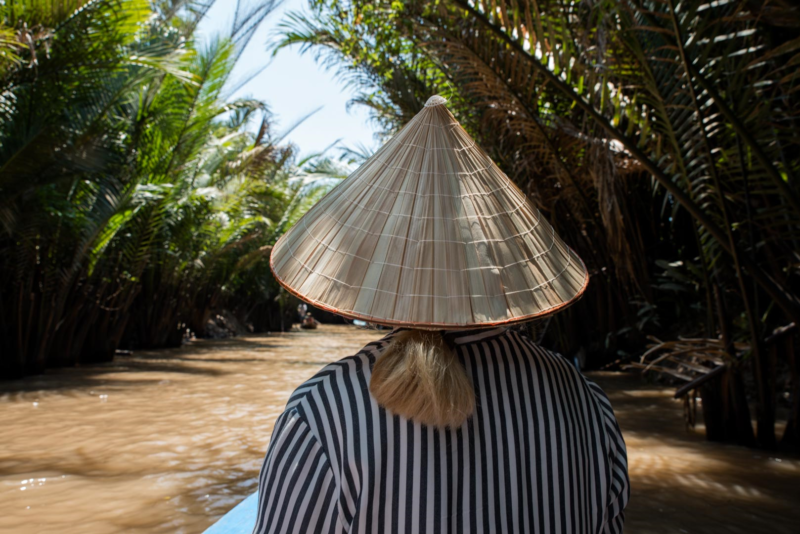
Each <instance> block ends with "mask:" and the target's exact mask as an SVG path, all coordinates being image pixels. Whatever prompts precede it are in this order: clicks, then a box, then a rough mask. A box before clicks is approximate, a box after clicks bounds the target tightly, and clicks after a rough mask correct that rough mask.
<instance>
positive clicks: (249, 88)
mask: <svg viewBox="0 0 800 534" xmlns="http://www.w3.org/2000/svg"><path fill="white" fill-rule="evenodd" d="M234 6H235V2H234V0H217V2H216V4H215V5H214V6H213V7H212V8H211V10H210V11H209V13H208V15H207V16H206V19H205V20H204V21H203V22H202V23H201V25H200V28H199V30H200V37H201V39H202V38H207V37H209V36H211V35H213V34H215V33H219V34H227V32H228V30H229V28H230V26H231V23H232V22H233V8H234ZM305 6H306V0H285V1H284V2H283V3H282V4H281V5H279V6H278V7H277V8H276V9H275V10H274V11H273V12H272V13H271V14H270V15H269V16H268V17H267V19H266V20H265V21H264V22H263V24H262V26H261V27H260V28H259V30H258V32H257V33H256V34H255V35H254V36H253V39H252V40H251V41H250V44H249V45H248V47H247V48H246V49H245V51H244V53H243V55H242V58H241V59H240V61H239V64H238V65H237V67H236V69H235V71H234V73H233V78H232V79H233V80H234V81H238V80H242V79H245V78H246V77H247V76H248V75H249V74H251V73H253V72H255V71H257V70H258V69H259V68H261V67H262V66H264V65H265V64H269V66H268V67H267V68H266V69H265V70H264V71H263V72H261V73H260V74H259V75H258V76H256V77H255V78H253V79H252V80H250V81H249V82H248V83H247V84H246V85H245V86H244V87H242V88H241V89H240V90H239V91H238V92H236V93H234V95H233V97H234V98H239V97H251V98H256V99H258V100H263V101H264V102H266V103H267V105H268V106H269V108H270V110H271V111H272V113H273V116H274V119H275V120H274V122H275V129H276V130H277V131H278V132H284V131H285V130H287V129H288V128H289V127H291V126H292V125H293V124H294V123H295V122H297V121H298V120H299V119H301V118H302V117H303V116H304V115H307V114H308V113H310V112H312V111H314V110H315V109H317V108H321V109H320V110H319V111H317V112H316V113H315V114H314V115H313V116H311V117H309V118H308V119H307V120H306V121H305V122H303V123H302V124H301V125H300V126H298V127H297V128H296V129H294V130H293V131H292V132H291V133H289V134H288V136H287V137H286V140H287V141H290V142H292V143H294V144H296V145H297V147H298V148H299V151H300V157H303V156H307V155H311V154H314V153H318V152H321V151H323V150H325V149H326V148H328V147H329V146H330V145H331V144H333V143H335V142H336V141H337V139H339V140H340V144H343V145H346V146H349V147H356V146H358V145H364V146H366V147H369V148H376V141H375V139H374V127H373V126H372V125H371V124H370V123H369V115H368V113H367V110H366V108H363V107H362V106H353V107H352V108H351V109H350V111H349V112H348V111H347V109H346V108H347V101H348V100H350V99H351V98H352V97H353V96H354V92H353V90H352V88H348V87H346V86H345V83H344V82H343V81H342V80H340V79H337V77H336V73H335V72H334V71H332V70H326V69H325V67H324V66H322V65H318V64H317V62H316V61H315V60H314V54H313V53H312V52H307V53H306V54H300V50H299V47H297V46H295V47H292V48H285V49H283V50H281V51H280V52H278V54H277V55H276V56H275V57H272V53H271V52H269V51H268V50H267V48H268V45H269V43H271V42H273V41H274V40H275V39H276V37H275V34H276V32H277V26H278V24H279V22H280V21H281V19H282V18H283V16H284V14H285V13H286V12H287V11H298V10H301V9H303V8H304V7H305ZM338 154H339V152H338V151H336V150H334V151H333V152H331V153H330V155H331V156H333V157H338Z"/></svg>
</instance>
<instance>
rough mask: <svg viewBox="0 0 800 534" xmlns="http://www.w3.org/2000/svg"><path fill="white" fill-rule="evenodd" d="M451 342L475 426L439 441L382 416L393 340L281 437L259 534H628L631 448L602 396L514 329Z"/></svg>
mask: <svg viewBox="0 0 800 534" xmlns="http://www.w3.org/2000/svg"><path fill="white" fill-rule="evenodd" d="M445 337H446V339H448V341H450V342H452V345H453V346H454V347H456V350H457V353H458V355H459V357H460V358H461V359H462V362H463V363H464V365H465V367H466V369H467V374H468V375H469V376H470V378H471V379H472V381H473V384H474V388H475V397H476V411H475V414H474V416H473V417H472V418H470V420H469V421H467V423H465V424H464V425H463V426H462V427H460V428H458V429H436V428H432V427H426V426H422V425H419V424H416V423H414V422H413V421H410V420H408V419H405V418H403V417H399V416H393V415H391V414H389V413H387V412H386V411H385V410H384V409H382V408H380V407H379V406H378V405H377V404H376V403H375V400H374V399H373V398H372V397H371V396H370V394H369V380H370V370H371V368H372V365H373V364H374V363H375V358H376V357H377V356H379V355H380V352H381V350H382V349H383V347H385V346H386V343H387V342H388V340H389V339H390V338H391V334H390V335H389V336H387V337H385V338H383V339H382V340H380V341H377V342H375V343H370V344H369V345H367V346H366V347H364V349H363V350H361V351H360V352H359V353H358V354H356V355H355V356H352V357H349V358H345V359H343V360H341V361H339V362H336V363H334V364H331V365H328V366H326V367H325V368H324V369H322V371H320V372H319V373H318V374H317V375H316V376H315V377H314V378H312V379H311V380H309V381H308V382H306V383H305V384H303V385H302V386H301V387H299V388H298V389H297V391H295V392H294V394H293V395H292V397H291V399H290V401H289V403H288V404H287V406H286V411H285V412H284V413H283V414H282V415H281V416H280V417H279V418H278V421H277V423H276V425H275V430H274V432H273V434H272V440H271V442H270V446H269V450H268V451H267V456H266V459H265V461H264V466H263V468H262V470H261V476H260V479H259V486H258V490H259V505H258V507H259V513H258V521H257V523H256V527H255V530H254V532H255V533H257V534H270V533H284V532H302V533H306V532H321V533H342V532H352V533H375V534H378V533H381V534H382V533H395V532H396V533H401V532H402V533H405V532H420V533H421V532H425V533H447V532H453V533H461V532H486V533H489V532H503V533H506V532H520V533H528V532H530V533H537V534H550V533H553V534H572V533H581V534H582V533H591V534H599V533H603V534H617V533H620V532H622V526H623V519H624V514H623V510H624V508H625V505H626V504H627V501H628V497H629V494H630V489H629V484H628V472H627V461H626V452H625V443H624V441H623V439H622V435H621V433H620V430H619V427H618V426H617V422H616V419H615V418H614V412H613V411H612V409H611V404H610V403H609V401H608V398H607V397H606V395H605V394H604V393H603V391H602V390H601V389H600V388H599V387H598V386H597V385H595V384H593V383H592V382H589V381H587V380H586V379H585V378H584V377H583V376H582V375H581V374H580V373H579V372H578V371H576V370H575V368H574V367H573V366H572V365H571V364H570V363H569V362H568V361H567V360H565V359H564V358H563V357H561V356H560V355H558V354H554V353H552V352H548V351H546V350H544V349H542V348H541V347H539V346H537V345H535V344H534V343H533V342H532V341H531V340H530V339H529V338H527V337H525V336H524V335H521V334H518V333H516V332H512V331H510V330H507V329H505V328H496V329H493V330H483V331H479V332H477V333H476V332H475V331H473V332H466V333H464V332H462V333H455V332H453V333H447V334H446V335H445Z"/></svg>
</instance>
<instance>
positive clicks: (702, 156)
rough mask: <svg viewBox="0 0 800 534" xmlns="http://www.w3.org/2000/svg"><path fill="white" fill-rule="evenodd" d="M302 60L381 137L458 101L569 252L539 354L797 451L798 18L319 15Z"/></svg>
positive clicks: (759, 1)
mask: <svg viewBox="0 0 800 534" xmlns="http://www.w3.org/2000/svg"><path fill="white" fill-rule="evenodd" d="M292 45H297V46H300V47H302V49H303V50H305V51H308V52H309V53H312V54H315V55H316V57H317V58H318V60H319V61H320V62H321V63H323V64H324V65H327V66H329V67H331V68H333V69H335V70H336V71H337V72H338V73H339V75H341V76H342V77H344V78H345V79H347V80H348V81H349V83H351V84H353V86H354V87H356V88H357V89H358V91H359V94H358V96H357V97H356V98H355V100H354V103H358V104H362V105H366V106H369V107H370V108H371V111H372V116H373V118H374V120H375V121H376V123H377V124H378V125H379V127H380V129H381V130H382V132H383V133H384V135H386V136H388V135H391V134H392V133H393V132H395V131H397V130H398V129H399V128H401V127H402V126H403V124H405V122H407V121H408V120H409V119H410V118H411V117H412V116H413V115H414V114H416V113H417V111H419V109H421V107H422V106H423V104H424V102H425V101H426V99H427V98H428V97H429V96H430V95H432V94H437V93H438V94H442V95H444V96H446V97H447V98H448V99H449V101H450V104H449V107H450V109H451V111H453V113H454V114H455V115H456V116H457V118H458V119H459V121H460V122H461V123H462V125H464V126H465V128H467V130H468V131H469V133H470V134H471V135H473V136H474V137H475V138H476V139H477V140H478V142H479V144H480V145H481V146H482V147H483V148H484V149H485V150H486V151H487V152H488V153H489V154H490V155H491V156H492V157H493V158H494V160H495V161H496V162H497V163H498V165H500V166H501V167H502V168H503V169H504V171H505V172H506V173H507V174H508V175H509V176H510V177H511V178H512V179H513V180H514V181H515V182H516V183H517V184H518V185H519V186H520V187H521V188H522V189H523V190H524V191H525V192H526V193H527V194H528V195H529V197H530V198H531V199H533V201H534V202H535V203H536V204H537V205H538V206H539V207H540V208H541V210H542V212H543V213H546V215H547V217H548V219H549V220H550V222H551V223H553V224H554V225H555V226H556V228H557V231H558V232H559V234H560V235H561V236H562V237H563V238H564V239H565V241H566V242H567V243H569V244H570V245H571V246H573V247H574V248H576V249H577V251H578V252H579V254H580V255H581V256H582V257H583V258H584V260H585V261H586V263H587V265H588V266H589V268H590V271H591V277H592V281H591V283H590V288H589V291H588V294H587V295H586V296H585V297H584V298H583V300H582V301H581V302H579V303H578V304H577V305H575V306H573V307H571V308H570V309H569V310H567V311H566V312H563V313H561V314H558V315H557V316H555V317H554V318H553V319H552V320H550V321H548V322H546V323H544V324H539V325H537V326H536V329H537V331H538V334H539V335H541V336H542V338H543V340H544V342H545V344H547V345H549V346H552V347H555V348H557V349H559V350H560V351H561V352H562V353H564V354H565V355H568V356H569V357H572V356H573V355H582V354H587V355H588V359H589V361H590V363H592V364H594V365H595V366H599V365H601V364H605V363H609V362H616V363H617V365H622V366H626V365H627V366H638V367H644V368H646V369H647V370H648V372H651V373H652V372H655V371H657V372H659V373H660V375H661V376H664V375H668V376H670V377H673V378H674V379H675V380H677V381H678V382H679V383H680V384H683V385H684V387H683V388H681V390H682V393H683V394H686V396H685V398H686V402H687V407H690V406H691V403H690V402H689V397H690V396H691V398H692V399H694V398H695V393H697V394H698V395H700V396H701V397H702V399H703V405H704V415H705V422H706V431H707V435H708V437H709V438H710V439H714V440H721V441H732V442H736V443H740V444H745V445H750V446H759V447H764V448H774V447H776V446H778V444H779V440H782V441H781V442H782V444H783V445H784V446H785V447H791V448H797V447H798V442H799V441H800V440H798V430H799V429H798V417H800V380H799V379H798V369H799V368H800V361H798V357H797V350H796V348H795V347H796V342H797V339H796V332H797V326H796V325H798V324H800V277H798V274H800V272H798V271H799V269H800V247H798V244H799V243H800V224H799V223H800V191H798V173H800V122H799V121H800V68H798V67H800V7H798V6H797V4H796V2H791V1H789V0H769V1H767V0H719V1H713V2H711V1H698V2H686V1H683V2H680V1H678V0H619V1H614V2H596V1H569V0H566V1H565V0H537V1H529V0H492V1H488V0H439V1H435V2H420V1H398V0H394V1H388V0H383V1H377V2H363V1H339V0H311V1H310V2H309V6H308V9H307V10H305V11H303V12H298V13H294V14H292V15H291V16H290V18H289V19H288V20H287V21H286V22H285V24H284V26H283V34H282V38H281V42H280V44H279V47H280V46H292ZM645 351H646V352H645ZM643 353H645V357H642V356H641V355H642V354H643ZM688 393H690V395H689V394H688ZM778 412H781V413H782V414H783V415H785V416H786V419H787V424H786V427H785V429H784V430H783V431H782V434H781V435H778V433H777V432H776V414H777V413H778ZM751 413H752V414H753V415H754V417H755V420H756V425H755V428H754V425H753V424H752V423H751ZM787 414H788V415H787Z"/></svg>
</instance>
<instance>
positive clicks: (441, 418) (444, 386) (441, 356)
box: [369, 330, 475, 428]
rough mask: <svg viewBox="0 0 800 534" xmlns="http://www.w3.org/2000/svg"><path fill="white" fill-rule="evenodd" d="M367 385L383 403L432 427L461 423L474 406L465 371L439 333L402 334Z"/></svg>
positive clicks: (374, 370)
mask: <svg viewBox="0 0 800 534" xmlns="http://www.w3.org/2000/svg"><path fill="white" fill-rule="evenodd" d="M369 389H370V392H372V395H373V396H374V397H375V400H377V401H378V404H380V405H381V406H382V407H384V408H386V409H387V410H389V411H390V412H392V413H395V414H398V415H402V416H404V417H407V418H408V419H412V420H414V421H416V422H418V423H421V424H423V425H428V426H435V427H440V428H441V427H451V428H455V427H459V426H461V425H462V424H464V422H465V421H466V420H467V419H469V417H470V416H471V415H472V413H473V411H474V410H475V391H474V390H473V388H472V382H471V381H470V379H469V377H468V376H467V372H466V369H464V366H463V365H462V364H461V362H460V361H459V360H458V357H457V356H456V355H455V354H454V353H453V351H452V350H450V347H448V346H447V344H446V343H445V341H444V339H442V336H441V334H440V333H438V332H431V331H424V330H404V331H401V332H398V333H397V334H396V335H395V336H394V337H392V340H391V342H390V343H389V346H388V347H386V349H385V350H384V351H383V354H381V355H380V356H378V360H377V361H376V362H375V365H374V367H373V369H372V379H371V380H370V385H369Z"/></svg>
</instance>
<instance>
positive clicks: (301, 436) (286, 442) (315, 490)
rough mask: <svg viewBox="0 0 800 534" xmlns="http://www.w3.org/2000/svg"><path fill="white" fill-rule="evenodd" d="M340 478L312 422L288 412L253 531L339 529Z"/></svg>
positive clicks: (264, 471)
mask: <svg viewBox="0 0 800 534" xmlns="http://www.w3.org/2000/svg"><path fill="white" fill-rule="evenodd" d="M335 490H336V480H335V477H334V476H333V470H332V469H331V464H330V462H329V460H328V457H327V455H326V454H325V451H324V449H323V448H322V446H321V445H320V443H319V441H318V440H317V438H316V437H315V436H314V435H313V433H312V432H311V429H310V428H309V426H308V424H307V422H306V421H305V420H304V419H303V417H302V416H301V415H300V414H299V413H298V412H297V411H296V410H295V409H291V410H288V411H286V412H284V413H283V414H282V415H281V416H280V417H279V418H278V420H277V421H276V422H275V430H274V431H273V433H272V439H271V440H270V443H269V448H268V449H267V456H266V458H265V459H264V465H263V466H262V468H261V474H260V475H259V479H258V515H257V519H256V525H255V528H254V529H253V534H267V533H270V534H271V533H287V534H288V533H295V532H303V533H305V532H324V533H330V532H335V531H336V529H337V528H338V524H339V521H338V513H339V512H338V506H337V505H336V491H335Z"/></svg>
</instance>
